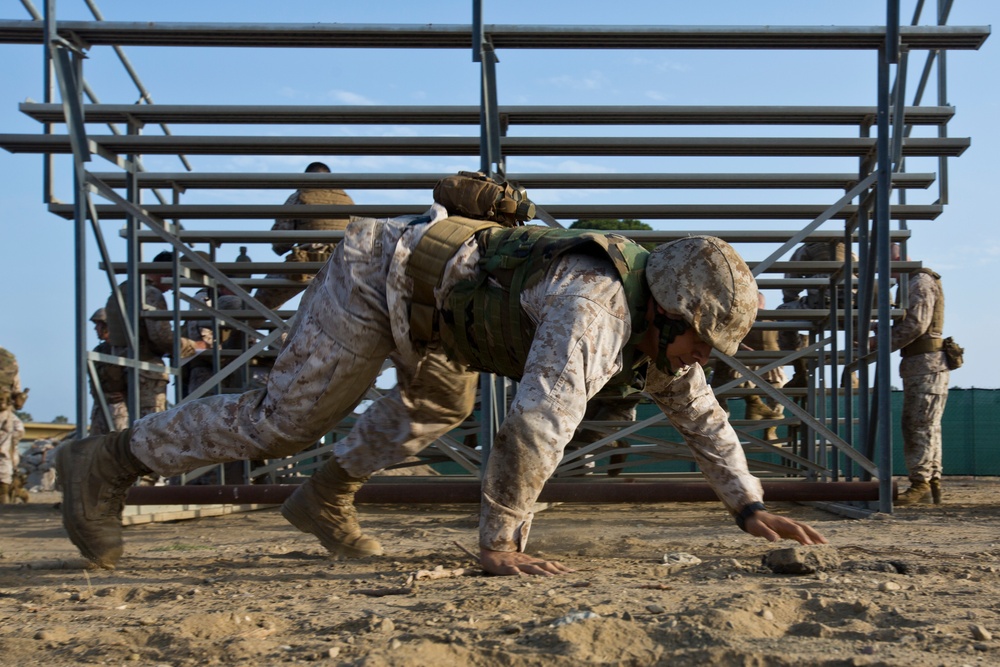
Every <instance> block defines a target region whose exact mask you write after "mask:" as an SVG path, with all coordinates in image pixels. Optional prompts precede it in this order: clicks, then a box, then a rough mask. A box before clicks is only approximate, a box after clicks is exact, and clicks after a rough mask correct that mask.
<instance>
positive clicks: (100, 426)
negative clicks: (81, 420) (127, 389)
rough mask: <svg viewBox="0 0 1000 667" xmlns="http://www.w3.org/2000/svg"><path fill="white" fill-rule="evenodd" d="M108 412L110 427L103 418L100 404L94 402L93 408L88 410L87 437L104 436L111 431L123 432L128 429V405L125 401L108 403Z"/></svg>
mask: <svg viewBox="0 0 1000 667" xmlns="http://www.w3.org/2000/svg"><path fill="white" fill-rule="evenodd" d="M108 411H109V412H110V413H111V421H112V423H111V427H110V428H109V427H108V422H107V420H106V419H105V417H104V411H103V410H101V404H100V403H98V402H97V401H94V407H93V408H91V410H90V428H89V429H88V430H87V435H104V434H105V433H110V432H112V431H124V430H125V429H127V428H128V404H126V403H125V401H118V402H117V403H108Z"/></svg>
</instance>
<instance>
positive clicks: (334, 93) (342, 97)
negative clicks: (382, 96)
mask: <svg viewBox="0 0 1000 667" xmlns="http://www.w3.org/2000/svg"><path fill="white" fill-rule="evenodd" d="M326 96H327V97H329V98H330V99H332V100H334V101H336V102H339V103H340V104H368V105H371V104H377V102H374V101H373V100H371V99H369V98H367V97H365V96H364V95H361V94H360V93H354V92H351V91H349V90H330V91H327V93H326Z"/></svg>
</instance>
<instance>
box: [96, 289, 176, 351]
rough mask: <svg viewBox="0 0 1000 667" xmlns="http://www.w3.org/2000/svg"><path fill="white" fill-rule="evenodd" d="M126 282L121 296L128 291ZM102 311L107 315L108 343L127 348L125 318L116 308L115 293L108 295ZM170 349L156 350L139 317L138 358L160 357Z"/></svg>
mask: <svg viewBox="0 0 1000 667" xmlns="http://www.w3.org/2000/svg"><path fill="white" fill-rule="evenodd" d="M127 285H128V283H127V282H125V283H122V284H121V286H120V287H121V288H122V296H123V297H124V296H125V294H126V293H127V292H128V290H127ZM104 312H105V314H106V316H107V323H108V343H110V344H111V346H112V347H116V348H127V347H128V336H127V335H126V333H125V332H126V329H125V318H123V317H122V312H121V310H120V309H119V308H118V301H117V300H116V299H115V295H114V294H112V295H111V296H110V297H108V303H107V304H106V305H105V306H104ZM169 353H170V350H162V351H160V350H157V349H156V348H155V347H154V346H153V341H152V340H150V338H149V331H147V330H146V326H145V323H144V322H143V321H142V318H140V319H139V358H140V359H146V360H149V359H161V358H162V357H163V355H165V354H169Z"/></svg>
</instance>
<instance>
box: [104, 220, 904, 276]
mask: <svg viewBox="0 0 1000 667" xmlns="http://www.w3.org/2000/svg"><path fill="white" fill-rule="evenodd" d="M797 231H798V230H785V229H773V230H758V229H750V230H734V229H719V230H699V231H698V233H699V234H702V235H705V236H718V237H719V238H722V239H725V240H726V241H729V242H730V243H782V242H784V241H787V240H788V239H789V238H790V237H791V236H792V234H794V233H795V232H797ZM618 233H620V234H621V235H623V236H627V237H628V238H630V239H633V240H637V241H642V242H643V243H647V242H650V243H665V242H667V241H674V240H676V239H681V238H686V237H688V236H690V235H691V232H690V230H654V231H647V230H631V229H629V230H623V231H621V232H618ZM640 234H641V236H639V235H640ZM910 234H911V232H910V230H909V229H893V230H890V231H889V237H890V238H891V239H892V240H893V241H902V240H905V239H908V238H910ZM121 235H122V236H123V237H124V236H125V230H121ZM176 236H177V238H178V239H180V240H181V241H185V242H188V243H203V242H208V241H214V242H220V243H268V244H270V243H274V242H277V241H293V242H295V243H311V242H328V241H330V240H331V238H332V236H331V234H330V232H329V231H323V230H317V231H299V230H294V231H293V230H289V231H270V230H263V229H261V230H246V231H234V230H218V229H217V230H204V229H199V230H191V229H184V230H181V231H179V232H177V233H176ZM843 238H844V232H843V231H840V230H835V229H821V230H816V231H814V232H812V233H811V234H809V236H807V237H806V239H807V240H808V241H810V242H815V241H840V240H842V239H843ZM138 239H139V240H140V241H143V242H152V241H159V240H160V237H159V235H157V234H156V233H155V232H151V231H147V230H142V231H139V232H138ZM802 280H806V279H802ZM822 282H823V284H827V282H828V281H827V280H825V279H823V281H822ZM815 284H818V283H817V281H815V280H813V281H811V282H809V283H808V285H809V286H812V285H815Z"/></svg>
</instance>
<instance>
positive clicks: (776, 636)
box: [0, 480, 1000, 667]
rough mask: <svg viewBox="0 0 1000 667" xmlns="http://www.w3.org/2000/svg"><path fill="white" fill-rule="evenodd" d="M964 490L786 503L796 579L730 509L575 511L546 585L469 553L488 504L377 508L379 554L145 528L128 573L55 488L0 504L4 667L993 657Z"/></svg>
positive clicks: (979, 553) (551, 532) (919, 661)
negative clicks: (809, 545) (557, 566)
mask: <svg viewBox="0 0 1000 667" xmlns="http://www.w3.org/2000/svg"><path fill="white" fill-rule="evenodd" d="M946 492H947V497H946V500H947V504H945V505H942V506H938V507H934V506H930V505H925V506H919V507H917V508H901V509H899V510H897V513H896V514H895V515H894V516H892V517H887V516H880V515H875V516H874V517H873V518H870V519H865V520H852V519H845V518H842V517H840V516H836V515H833V514H829V513H827V512H824V511H822V510H819V509H816V508H812V507H806V506H800V505H793V504H778V505H777V506H776V507H775V509H776V510H777V511H779V512H783V513H787V514H789V515H791V516H794V517H796V518H800V519H803V520H806V521H809V522H811V523H813V524H814V525H816V526H817V527H818V528H820V529H821V530H822V531H824V532H825V533H826V535H827V536H828V537H829V538H830V540H831V542H832V545H833V546H832V548H831V549H829V550H828V551H827V552H824V554H823V555H824V556H829V557H831V558H829V559H827V560H828V562H829V563H830V566H829V569H828V570H826V571H819V572H815V573H812V574H804V575H798V576H793V575H782V574H775V573H774V572H773V571H772V570H771V569H769V568H768V567H764V566H763V565H762V556H764V555H766V554H768V552H771V551H773V550H774V549H776V548H777V545H772V544H768V543H766V542H763V541H760V540H756V539H754V538H751V537H749V536H747V535H745V534H743V533H741V532H739V531H738V530H737V529H736V528H735V526H733V525H732V523H731V521H730V520H729V519H728V517H727V516H726V515H725V514H724V513H723V511H722V509H721V506H719V505H715V504H675V505H626V506H621V505H617V506H598V507H585V506H580V505H560V506H556V507H553V508H551V509H548V510H546V511H543V512H541V513H540V514H539V515H538V516H537V518H536V522H535V527H534V529H533V531H532V541H531V545H530V546H531V549H532V551H533V552H534V553H542V554H545V555H547V556H549V557H553V558H559V559H561V560H563V561H564V562H565V563H567V564H568V565H570V566H572V567H575V568H577V570H578V571H577V572H576V573H574V574H572V575H567V576H563V577H553V578H546V579H542V578H527V577H525V578H510V577H487V576H483V575H482V574H481V573H480V571H479V570H478V568H477V567H476V566H475V564H474V563H473V561H472V559H471V558H469V557H468V556H467V555H466V554H465V553H464V552H463V551H462V550H461V549H460V548H459V547H458V546H456V543H457V544H459V545H462V546H465V547H466V548H469V549H471V548H473V547H474V546H475V544H476V509H477V508H475V507H473V506H447V507H440V506H436V507H416V508H404V507H397V506H377V507H366V508H363V511H362V519H363V521H364V523H365V525H366V526H367V528H368V529H369V530H370V532H371V533H372V534H374V535H377V536H378V537H380V538H381V539H382V541H383V544H384V545H385V547H386V551H387V555H386V556H383V557H378V558H370V559H367V560H362V561H353V562H339V563H337V562H331V561H329V560H327V559H326V558H325V557H324V556H323V553H324V552H323V551H322V548H321V547H320V546H319V545H318V543H316V542H315V541H314V540H313V539H312V538H311V537H310V536H307V535H304V534H302V533H298V532H296V531H295V530H294V529H293V528H292V527H291V526H289V525H288V524H287V523H285V522H284V520H283V519H282V518H281V516H280V515H279V514H278V512H277V511H276V510H274V509H268V510H262V511H256V512H251V513H246V514H239V515H233V516H228V517H217V518H207V519H198V520H192V521H183V522H175V523H167V524H147V525H140V526H134V527H130V528H128V529H127V530H126V540H127V552H126V557H125V558H124V559H123V560H122V562H121V564H120V567H119V569H118V570H116V571H113V572H109V571H103V570H88V569H86V568H85V566H84V562H83V561H82V560H80V559H79V558H78V557H77V556H76V554H75V551H74V550H73V548H72V546H71V545H70V543H69V541H68V540H67V539H66V538H65V537H64V536H63V533H62V528H61V526H60V519H59V514H58V512H57V511H56V510H55V509H53V503H54V502H55V501H56V500H58V495H57V494H42V495H41V496H36V497H35V499H34V500H35V502H34V503H32V504H30V505H26V506H24V505H19V506H3V507H0V531H2V533H0V534H2V535H3V540H2V542H0V545H2V546H0V551H2V557H0V656H2V657H0V663H2V664H5V665H36V664H37V665H51V666H61V665H80V664H112V665H117V664H143V665H214V664H255V665H271V664H287V663H297V662H318V663H321V664H331V665H332V664H350V665H366V666H382V665H385V666H389V665H392V666H404V667H406V666H416V665H434V666H436V667H437V666H441V665H445V666H450V667H460V666H462V665H477V666H480V665H481V666H484V667H485V666H487V665H488V666H494V665H505V666H506V665H509V666H529V665H560V666H562V665H566V666H569V665H581V664H608V665H668V664H669V665H682V666H684V665H705V664H709V663H713V664H714V665H717V666H727V665H734V666H735V665H740V666H744V665H747V666H756V665H789V666H791V665H796V666H802V665H900V666H905V667H918V666H922V665H947V666H949V667H952V666H961V665H997V664H1000V594H998V593H1000V574H998V572H1000V506H998V500H1000V481H998V480H989V481H972V480H948V482H947V486H946ZM784 546H789V545H787V544H786V545H784ZM677 552H682V553H687V554H691V555H693V556H695V557H697V559H699V560H700V563H697V564H693V565H688V566H670V565H664V564H663V557H664V555H665V554H672V553H677ZM836 557H839V559H840V561H841V562H840V563H839V565H838V564H836ZM435 568H440V569H438V570H437V574H436V575H431V576H433V577H436V578H423V577H425V576H426V574H421V573H420V571H422V570H426V571H435ZM443 575H451V576H443Z"/></svg>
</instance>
